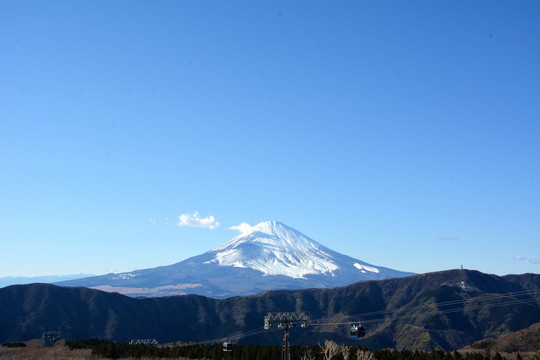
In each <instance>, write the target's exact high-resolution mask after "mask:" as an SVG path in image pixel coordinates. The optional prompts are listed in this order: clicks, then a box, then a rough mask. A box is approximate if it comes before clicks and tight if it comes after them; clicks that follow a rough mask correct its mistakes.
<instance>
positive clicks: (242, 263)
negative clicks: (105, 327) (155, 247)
mask: <svg viewBox="0 0 540 360" xmlns="http://www.w3.org/2000/svg"><path fill="white" fill-rule="evenodd" d="M409 275H413V274H412V273H407V272H402V271H397V270H393V269H389V268H385V267H379V266H375V265H371V264H368V263H365V262H363V261H361V260H358V259H354V258H351V257H349V256H346V255H343V254H340V253H338V252H335V251H333V250H331V249H329V248H327V247H325V246H323V245H321V244H319V243H317V242H315V241H314V240H312V239H310V238H308V237H307V236H305V235H304V234H302V233H300V232H299V231H297V230H294V229H292V228H290V227H288V226H287V225H285V224H282V223H280V222H277V221H265V222H262V223H260V224H258V225H256V226H254V227H252V228H251V229H250V231H248V232H245V233H243V234H241V235H239V236H237V237H235V238H234V239H232V240H230V241H228V242H227V243H225V244H223V245H221V246H220V247H218V248H216V249H214V250H211V251H208V252H206V253H204V254H202V255H198V256H194V257H191V258H189V259H186V260H184V261H181V262H179V263H176V264H173V265H169V266H161V267H157V268H152V269H144V270H136V271H132V272H129V273H122V274H107V275H103V276H96V277H90V278H85V279H78V280H73V281H65V282H61V283H58V284H60V285H64V286H84V287H91V288H96V289H100V290H105V291H110V292H118V293H121V294H125V295H130V296H165V295H181V294H188V293H189V294H197V295H204V296H210V297H214V298H226V297H231V296H245V295H252V294H256V293H259V292H261V291H264V290H273V289H305V288H325V287H337V286H344V285H348V284H352V283H354V282H357V281H361V280H376V279H387V278H396V277H403V276H409Z"/></svg>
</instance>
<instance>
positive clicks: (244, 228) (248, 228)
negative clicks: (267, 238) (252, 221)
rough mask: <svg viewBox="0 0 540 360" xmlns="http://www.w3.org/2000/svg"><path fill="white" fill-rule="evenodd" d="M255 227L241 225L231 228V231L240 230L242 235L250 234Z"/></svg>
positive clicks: (245, 224) (246, 224)
mask: <svg viewBox="0 0 540 360" xmlns="http://www.w3.org/2000/svg"><path fill="white" fill-rule="evenodd" d="M252 228H253V227H252V226H251V225H249V224H248V223H245V222H243V223H241V224H240V225H236V226H231V227H230V228H229V229H231V230H238V231H240V232H241V233H242V234H244V233H248V232H250V231H251V229H252Z"/></svg>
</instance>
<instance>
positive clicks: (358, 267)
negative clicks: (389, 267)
mask: <svg viewBox="0 0 540 360" xmlns="http://www.w3.org/2000/svg"><path fill="white" fill-rule="evenodd" d="M354 267H355V268H357V269H358V270H360V271H361V272H363V273H364V274H365V273H366V270H367V271H369V272H372V273H376V274H378V273H379V269H377V268H374V267H371V266H366V265H360V264H359V263H354Z"/></svg>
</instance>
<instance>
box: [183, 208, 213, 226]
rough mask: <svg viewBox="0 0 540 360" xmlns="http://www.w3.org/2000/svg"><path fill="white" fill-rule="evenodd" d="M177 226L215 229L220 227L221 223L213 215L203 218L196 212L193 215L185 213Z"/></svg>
mask: <svg viewBox="0 0 540 360" xmlns="http://www.w3.org/2000/svg"><path fill="white" fill-rule="evenodd" d="M176 225H178V226H189V227H198V228H206V229H215V228H217V227H218V226H219V222H218V221H217V220H216V219H215V218H214V217H213V216H212V215H209V216H207V217H204V218H201V217H200V216H199V212H198V211H195V212H194V213H193V214H189V213H185V214H182V215H180V216H179V217H178V222H177V223H176Z"/></svg>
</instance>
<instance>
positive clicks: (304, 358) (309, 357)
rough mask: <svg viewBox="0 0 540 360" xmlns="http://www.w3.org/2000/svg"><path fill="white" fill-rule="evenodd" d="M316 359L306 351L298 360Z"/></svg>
mask: <svg viewBox="0 0 540 360" xmlns="http://www.w3.org/2000/svg"><path fill="white" fill-rule="evenodd" d="M316 358H317V357H316V356H315V355H314V354H313V353H312V352H311V351H306V352H305V353H303V354H302V356H300V360H315V359H316Z"/></svg>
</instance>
